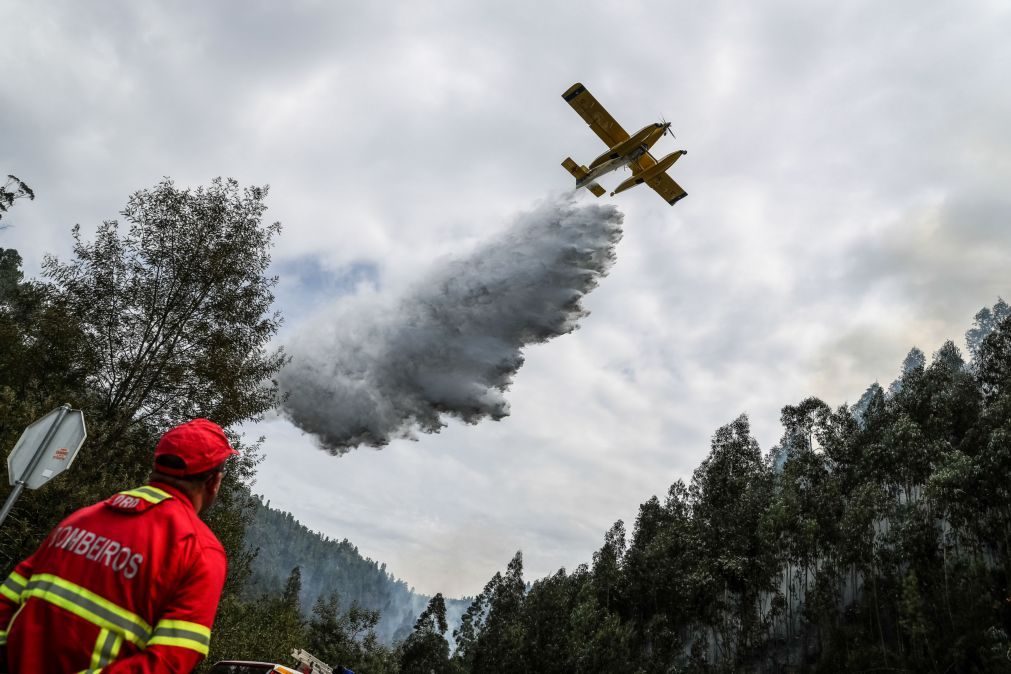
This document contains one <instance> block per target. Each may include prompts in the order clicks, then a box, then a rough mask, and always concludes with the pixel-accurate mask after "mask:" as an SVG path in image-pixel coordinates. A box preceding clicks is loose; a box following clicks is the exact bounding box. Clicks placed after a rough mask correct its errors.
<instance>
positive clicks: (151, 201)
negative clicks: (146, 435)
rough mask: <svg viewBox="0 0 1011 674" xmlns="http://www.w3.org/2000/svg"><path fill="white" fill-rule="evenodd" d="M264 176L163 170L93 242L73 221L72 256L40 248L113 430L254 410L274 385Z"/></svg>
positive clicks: (254, 414) (266, 403) (278, 359)
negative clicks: (92, 357) (185, 184)
mask: <svg viewBox="0 0 1011 674" xmlns="http://www.w3.org/2000/svg"><path fill="white" fill-rule="evenodd" d="M266 195H267V188H265V187H264V188H261V187H251V188H246V189H244V190H242V189H240V188H239V185H238V183H237V182H236V181H234V180H221V179H216V180H214V181H213V182H212V183H211V185H210V186H209V187H206V188H205V187H200V188H197V189H196V190H190V189H186V190H181V189H178V188H177V187H176V186H175V184H174V183H173V182H172V181H171V180H168V179H166V180H163V181H162V182H161V183H159V184H158V185H156V186H155V187H154V188H153V189H150V190H141V191H139V192H137V193H135V194H134V195H133V196H131V197H130V199H129V201H128V202H127V205H126V208H125V209H124V210H123V211H122V215H123V217H124V218H125V219H126V220H127V222H129V228H128V229H127V231H126V232H125V233H122V234H121V233H120V230H119V223H118V222H117V221H115V220H111V221H106V222H104V223H103V224H102V226H101V227H99V230H98V233H97V236H96V239H95V241H94V242H93V243H89V242H85V241H83V240H82V238H81V232H80V227H79V226H78V227H75V228H74V240H75V246H74V254H75V256H76V259H75V260H74V261H72V262H70V263H66V264H64V263H61V262H60V261H58V260H57V259H56V258H54V257H51V256H49V257H47V258H46V259H45V262H44V264H43V269H44V271H45V274H46V275H47V276H48V277H49V278H50V279H51V280H52V282H53V284H54V285H55V286H56V288H57V289H58V290H59V292H60V293H61V294H62V295H63V296H64V297H65V298H66V301H67V303H68V305H69V306H70V308H71V310H73V311H74V312H76V313H77V315H79V316H81V317H82V321H83V324H84V327H85V331H86V334H87V336H88V339H89V341H90V347H91V350H92V352H93V353H95V354H97V356H98V358H99V359H100V366H99V367H98V369H97V370H96V371H95V372H94V374H93V375H92V377H91V379H90V381H89V384H90V385H91V387H92V388H93V389H94V391H95V392H96V394H97V396H98V402H99V409H98V413H99V416H100V417H101V418H102V419H103V420H108V421H109V422H111V423H109V426H108V428H107V429H106V435H105V437H103V438H102V439H103V440H108V439H112V440H115V439H116V438H118V437H119V434H121V433H122V432H123V431H124V430H125V429H126V428H127V427H128V426H130V425H134V424H142V425H145V426H148V427H153V428H159V429H163V428H167V427H168V426H170V425H171V424H172V423H174V422H176V421H177V420H179V419H190V418H194V417H198V416H206V417H209V418H213V419H214V420H215V421H217V422H218V423H219V424H221V425H222V426H224V427H228V426H231V425H233V424H236V423H239V422H242V421H248V420H255V419H258V418H260V416H261V415H262V414H263V413H264V412H265V411H266V410H268V409H270V408H271V407H272V406H273V405H274V403H275V401H276V396H277V386H276V384H274V383H273V382H272V381H271V377H273V376H274V375H275V374H276V373H277V372H278V371H279V370H280V368H281V367H282V365H283V364H284V363H285V356H284V354H283V352H282V351H281V350H280V349H276V350H273V351H268V350H267V346H268V344H269V341H270V339H271V338H272V337H273V336H274V334H275V333H276V332H277V329H278V327H279V325H280V315H279V314H277V313H270V305H271V302H272V301H273V299H274V297H273V294H272V292H271V289H272V288H273V287H274V285H276V283H277V278H276V277H273V278H272V277H267V276H265V274H266V271H267V268H268V265H269V264H270V255H269V250H270V247H271V246H272V242H273V238H274V236H276V235H277V234H278V232H279V231H280V224H278V223H274V224H272V225H267V226H264V225H263V224H262V217H263V213H264V211H265V210H266V205H265V204H264V199H265V198H266Z"/></svg>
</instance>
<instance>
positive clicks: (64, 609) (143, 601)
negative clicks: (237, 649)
mask: <svg viewBox="0 0 1011 674" xmlns="http://www.w3.org/2000/svg"><path fill="white" fill-rule="evenodd" d="M225 567H226V562H225V552H224V549H223V548H222V546H221V543H220V542H219V541H218V539H217V537H215V535H214V534H213V533H212V532H211V530H210V529H209V528H208V527H207V525H206V524H204V523H203V522H202V521H201V520H200V519H199V518H198V517H197V513H196V511H195V510H194V508H193V505H192V503H191V502H190V500H189V499H188V498H187V497H186V495H185V494H184V493H183V492H181V491H178V490H177V489H175V488H173V487H171V486H169V485H166V484H161V483H157V482H154V483H152V484H150V485H147V486H144V487H138V488H137V489H132V490H130V491H124V492H120V493H118V494H115V495H113V496H111V497H110V498H108V499H106V500H105V501H102V502H100V503H96V504H95V505H93V506H89V507H87V508H82V509H81V510H78V511H77V512H75V513H73V514H72V515H70V516H69V517H68V518H67V519H65V520H63V522H61V523H60V525H59V526H58V527H57V528H56V529H54V530H53V531H52V532H51V533H50V534H49V536H48V537H47V538H46V540H45V541H44V542H43V543H42V545H41V546H40V547H39V549H38V550H36V552H35V553H34V554H33V555H32V556H31V557H29V558H28V559H26V560H25V561H23V562H21V563H20V564H18V566H17V567H16V568H15V569H14V572H13V573H11V574H10V576H8V577H7V579H6V580H5V581H4V583H3V585H2V586H0V595H2V598H0V645H2V644H6V650H7V652H6V660H7V667H8V671H10V672H12V673H15V672H31V673H39V674H42V673H48V672H53V673H54V674H55V673H57V672H81V671H89V672H90V671H97V670H99V669H101V671H102V672H103V674H116V673H122V672H189V671H191V670H192V669H193V668H194V667H195V666H196V665H197V664H198V663H199V662H200V661H201V660H202V659H203V658H204V657H205V656H206V655H207V650H208V646H209V645H210V638H211V625H212V624H213V622H214V614H215V613H216V611H217V608H218V600H219V598H220V596H221V589H222V587H223V586H224V582H225ZM0 651H2V648H0ZM0 664H2V658H0Z"/></svg>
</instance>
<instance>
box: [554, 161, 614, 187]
mask: <svg viewBox="0 0 1011 674" xmlns="http://www.w3.org/2000/svg"><path fill="white" fill-rule="evenodd" d="M562 166H564V167H565V170H566V171H568V172H569V173H571V174H572V177H573V178H575V179H576V183H577V184H578V183H579V181H580V180H582V179H583V178H585V177H586V176H587V175H588V174H589V173H590V170H589V169H588V168H586V167H585V166H580V165H579V164H577V163H576V162H574V161H572V157H566V158H565V161H563V162H562ZM582 187H585V188H586V189H588V190H590V191H591V192H593V196H595V197H600V196H603V194H604V192H605V191H606V190H604V188H603V187H601V186H600V185H598V184H597V183H590V184H589V185H582Z"/></svg>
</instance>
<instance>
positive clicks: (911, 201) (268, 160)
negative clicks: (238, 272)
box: [0, 0, 1011, 595]
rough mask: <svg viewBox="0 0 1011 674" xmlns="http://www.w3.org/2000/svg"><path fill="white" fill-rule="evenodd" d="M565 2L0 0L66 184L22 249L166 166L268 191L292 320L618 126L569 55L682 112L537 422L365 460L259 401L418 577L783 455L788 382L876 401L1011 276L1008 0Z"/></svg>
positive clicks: (45, 141) (503, 219)
mask: <svg viewBox="0 0 1011 674" xmlns="http://www.w3.org/2000/svg"><path fill="white" fill-rule="evenodd" d="M545 4H546V3H541V2H524V1H514V2H509V3H490V2H467V1H464V0H460V1H458V2H451V1H443V2H427V3H426V2H411V3H406V2H405V3H400V4H399V5H398V4H395V3H394V4H390V3H350V2H285V3H280V2H277V3H266V2H245V1H244V2H238V1H234V2H214V3H207V2H172V3H168V2H141V1H134V0H131V1H129V2H127V1H121V2H69V1H68V2H47V3H38V2H30V1H28V0H25V1H20V0H15V1H13V2H11V1H10V0H9V1H8V2H5V3H4V20H3V22H2V23H0V45H2V50H3V56H4V59H3V60H4V64H5V68H4V78H3V83H2V85H0V129H2V130H3V134H2V138H3V140H2V142H0V164H2V166H0V168H2V170H3V173H7V172H12V173H15V174H17V175H18V176H20V177H21V178H22V179H24V180H25V181H26V182H27V183H28V184H30V185H31V186H32V187H33V188H34V189H35V191H36V193H37V195H38V197H37V199H36V200H35V201H34V202H30V203H27V202H20V203H19V204H18V205H17V207H16V208H15V210H13V211H12V212H11V213H10V215H9V217H7V218H5V222H7V223H8V224H10V225H11V227H10V228H9V229H6V230H4V231H2V232H0V245H3V246H4V247H14V248H17V249H18V250H19V251H20V253H21V254H22V256H23V257H24V259H25V269H26V272H27V273H28V274H30V275H33V274H35V273H37V272H38V269H39V265H40V262H41V258H42V256H43V255H44V254H45V253H55V254H57V255H59V256H63V257H66V256H67V255H68V253H69V251H70V244H71V241H70V237H69V232H70V228H71V226H72V225H73V224H75V223H80V224H81V226H82V230H83V231H84V233H85V234H86V235H88V234H90V233H91V232H93V231H94V228H95V226H96V225H97V224H98V223H99V222H100V221H101V220H103V219H110V218H115V217H117V213H118V211H119V210H120V209H121V208H122V207H123V205H124V204H125V202H126V198H127V196H128V195H129V194H130V193H131V192H133V191H135V190H138V189H142V188H146V187H150V186H152V185H154V184H155V183H156V182H157V181H158V180H159V179H160V178H161V177H162V176H170V177H172V178H174V179H175V180H176V181H177V183H178V184H179V185H182V186H196V185H200V184H205V183H207V182H208V181H210V180H211V179H212V178H214V177H215V176H231V177H235V178H237V179H238V180H239V181H240V182H241V183H243V184H247V185H248V184H256V185H262V184H269V185H270V187H271V192H270V196H269V200H268V204H269V206H270V211H269V217H270V218H272V219H275V220H280V221H281V222H282V224H283V226H284V231H283V233H282V235H281V237H280V239H279V240H278V242H277V246H276V248H275V251H274V269H275V271H276V273H277V274H279V276H280V285H279V288H278V293H277V295H278V300H277V305H278V308H279V309H280V310H281V311H282V312H283V313H284V314H285V316H286V322H285V325H284V328H283V332H282V334H281V335H279V342H280V343H284V342H285V340H287V339H292V338H293V336H294V335H297V334H299V333H301V332H304V331H305V330H307V329H310V328H309V326H312V325H315V324H317V323H318V322H319V321H321V320H325V316H326V315H327V308H328V307H332V306H334V303H338V304H339V303H340V302H342V301H348V298H350V297H352V296H354V295H361V294H363V293H376V294H377V295H382V296H384V297H398V296H404V295H409V294H410V293H411V289H412V288H414V287H415V285H416V284H417V282H418V280H419V279H421V278H423V277H425V275H426V274H427V273H428V272H429V271H430V270H431V269H433V268H437V266H438V265H439V264H440V263H443V262H444V261H445V260H447V259H452V258H458V257H460V256H463V255H466V253H467V252H468V251H470V250H473V249H474V248H475V247H477V246H480V245H481V243H482V242H483V241H485V240H487V239H488V238H489V237H493V236H495V235H496V234H497V233H499V232H501V231H502V230H503V229H504V228H507V227H508V226H509V223H510V222H511V221H512V219H513V218H514V216H515V215H516V214H517V213H519V212H521V211H525V210H529V209H531V208H533V207H534V206H535V205H536V204H537V203H539V202H540V201H542V200H544V199H546V198H550V197H551V196H552V195H557V194H559V193H561V192H563V191H564V190H566V189H567V188H568V187H569V186H570V182H571V178H570V177H569V176H568V174H567V173H566V172H565V171H564V170H563V169H562V168H561V167H560V166H559V163H560V162H561V160H562V159H563V158H565V157H566V156H569V155H571V156H572V157H574V158H575V159H577V160H578V161H580V162H581V163H586V162H588V161H590V160H591V159H592V158H593V157H595V156H596V155H597V154H599V153H600V152H601V151H602V150H603V149H604V148H603V146H602V144H601V143H600V141H599V140H598V139H597V138H596V137H595V136H594V135H593V134H592V133H591V132H590V131H589V129H588V128H587V127H586V126H585V124H584V123H583V122H582V121H581V120H580V119H579V117H578V116H577V115H576V114H575V113H574V112H573V111H572V110H571V109H570V108H569V107H568V106H567V105H566V104H565V103H564V102H563V101H562V99H561V97H560V95H561V93H562V92H563V91H565V89H567V88H568V87H569V85H571V84H572V83H573V82H576V81H581V82H583V83H584V84H585V85H586V86H587V87H588V88H589V89H590V90H591V91H592V92H593V93H594V95H595V96H596V97H597V98H598V100H600V101H601V102H602V103H603V104H604V105H605V106H606V107H607V108H608V109H609V110H610V112H611V113H612V114H613V115H614V116H615V118H617V119H618V120H619V121H620V122H621V123H622V124H623V125H624V126H625V128H626V129H627V130H629V131H634V130H635V129H638V128H639V127H641V126H643V125H645V124H647V123H649V122H652V121H656V120H657V119H658V118H659V117H660V116H661V115H663V116H664V117H665V118H666V119H667V120H669V121H671V122H672V123H673V129H674V131H675V132H676V133H677V140H676V141H675V140H672V139H671V138H669V137H668V138H665V139H663V140H661V141H660V145H659V146H658V147H657V148H656V150H657V152H656V153H658V154H659V153H663V154H666V153H667V152H670V151H672V150H674V149H680V148H683V149H687V150H688V151H689V154H688V156H686V157H684V158H683V159H682V160H681V161H679V162H678V164H677V165H676V166H675V167H674V169H672V171H671V173H672V175H674V176H675V177H676V179H677V180H678V181H679V182H680V183H681V184H682V185H683V186H684V187H685V189H686V190H687V191H688V193H689V196H688V198H686V199H684V200H683V201H681V202H680V203H679V204H678V205H677V206H675V207H673V208H671V207H669V206H668V205H667V204H666V203H664V202H663V201H662V200H660V199H659V198H657V196H656V195H655V194H653V193H652V192H650V191H648V190H646V189H644V188H640V189H637V190H633V191H631V192H628V193H626V194H622V195H620V197H618V198H615V199H610V198H608V197H605V198H604V200H603V201H613V202H614V203H616V204H617V205H618V207H619V208H620V209H621V211H622V212H623V213H624V214H625V236H624V239H623V240H622V241H621V243H620V245H619V247H618V259H617V262H616V264H615V265H614V267H613V269H612V271H611V273H610V275H609V276H608V277H607V278H606V279H605V280H604V282H603V283H602V284H601V285H600V287H599V288H598V289H597V290H595V291H594V292H593V293H592V294H590V295H589V296H588V297H587V299H586V306H587V308H588V309H590V311H591V312H592V314H591V315H590V316H589V317H588V318H586V319H585V320H584V321H583V323H582V327H581V329H580V330H578V331H577V332H575V333H573V334H570V335H566V336H563V337H560V338H558V339H556V340H554V341H551V342H548V343H546V344H541V345H537V346H535V347H532V348H530V349H528V350H527V351H526V353H525V355H526V358H527V363H526V365H525V366H524V367H523V369H521V370H520V372H519V374H518V375H517V376H516V378H515V383H514V385H513V387H512V389H511V390H510V391H509V392H508V399H509V402H510V404H511V407H512V414H511V416H509V417H508V418H506V419H504V420H503V421H500V422H486V423H483V424H480V425H477V426H467V425H463V424H460V423H450V424H449V426H448V427H447V428H446V429H445V430H444V431H443V432H442V433H441V434H439V435H434V436H426V437H423V438H422V439H420V441H417V442H410V441H396V442H394V443H392V444H391V445H389V446H388V447H386V448H385V449H382V450H379V451H376V450H372V449H359V450H357V451H353V452H351V453H350V454H348V455H346V456H344V457H341V458H335V457H332V456H329V455H328V454H326V453H324V452H322V451H320V450H319V449H317V448H316V446H315V444H314V442H313V440H312V438H311V437H309V436H305V435H303V434H302V433H301V432H300V431H299V430H297V429H296V428H294V427H293V426H292V425H290V424H289V423H288V422H286V421H283V420H281V419H273V420H268V421H265V422H263V423H261V424H258V425H256V426H250V427H247V428H246V429H245V431H246V433H247V435H248V436H250V437H256V436H258V435H263V436H265V437H266V441H265V444H264V447H265V452H266V459H265V461H264V463H263V464H262V468H261V470H260V473H259V478H258V483H257V487H256V489H257V491H259V492H261V493H263V494H264V495H265V496H266V497H267V498H269V499H270V501H271V503H272V505H274V506H276V507H279V508H282V509H286V510H289V511H291V512H293V513H294V514H295V515H296V516H297V517H298V518H299V519H301V520H302V521H303V522H304V523H306V524H307V525H308V526H310V527H312V528H315V529H318V530H320V531H322V532H325V533H326V534H329V535H331V536H334V537H338V538H343V537H347V538H349V539H350V540H351V541H353V542H354V543H355V544H357V545H358V546H359V548H360V550H361V551H362V552H363V553H364V554H366V555H368V556H370V557H372V558H374V559H378V560H381V561H385V562H386V563H387V564H388V566H389V568H390V570H391V571H393V572H394V573H395V574H397V575H398V576H400V577H402V578H404V579H406V580H407V581H408V582H409V583H411V584H413V585H415V586H416V587H417V589H418V590H420V591H423V592H428V593H432V592H437V591H442V592H444V593H447V594H450V595H461V594H469V593H475V592H477V591H479V590H480V589H481V586H482V585H483V584H484V583H485V582H486V581H487V579H488V578H489V577H490V576H491V575H492V574H493V573H494V572H495V571H496V570H499V569H502V568H503V567H504V566H505V564H506V562H507V561H508V560H509V558H510V557H511V556H512V554H513V553H514V552H515V551H516V550H518V549H522V550H523V552H524V555H525V561H526V575H527V577H528V578H531V579H532V578H535V577H538V576H541V575H544V574H547V573H550V572H553V571H555V570H557V569H558V568H559V567H561V566H565V567H567V568H570V569H571V568H572V567H574V566H576V565H577V564H579V563H581V562H586V561H589V559H590V556H591V554H592V552H593V550H594V549H596V548H598V547H599V545H600V543H601V542H602V539H603V534H604V531H605V530H606V529H607V528H608V527H609V526H610V525H611V524H612V523H613V522H614V521H615V520H617V519H619V518H620V519H624V520H625V521H626V522H627V523H629V526H631V521H633V520H634V517H635V513H636V510H637V508H638V504H639V503H641V502H643V501H645V500H646V499H648V498H649V497H650V496H651V495H653V494H661V495H662V494H663V493H664V492H665V491H666V490H667V488H668V486H669V485H670V484H671V482H673V481H674V480H675V479H677V478H685V479H688V478H690V476H691V472H692V470H693V469H694V468H695V467H696V466H697V465H698V463H699V462H700V461H701V460H702V459H703V458H704V457H705V455H706V453H707V451H708V443H709V438H710V436H711V434H712V433H713V431H714V430H715V429H716V428H717V427H719V426H720V425H722V424H725V423H727V422H729V421H731V420H732V419H733V418H734V417H736V416H737V415H738V414H740V413H742V412H746V413H748V414H749V415H750V418H751V420H752V424H753V429H754V432H755V435H756V437H757V438H758V440H759V442H760V444H761V445H762V447H763V449H768V448H770V447H771V446H772V445H773V444H774V443H775V442H776V441H777V440H778V438H779V435H780V428H779V423H778V418H779V409H780V407H782V406H783V405H784V404H792V403H796V402H798V401H799V400H801V399H803V398H804V397H807V396H809V395H817V396H820V397H822V398H823V399H824V400H826V401H827V402H828V403H830V404H832V405H839V404H842V403H844V402H850V403H852V402H854V401H855V400H856V399H857V398H858V397H859V396H860V394H861V393H862V392H863V390H864V389H865V388H866V386H867V385H868V384H870V383H871V382H873V381H875V380H878V381H881V382H882V383H887V382H889V381H891V380H892V379H893V378H894V376H895V375H896V373H897V369H898V367H899V364H900V363H901V361H902V358H903V357H904V355H905V354H906V352H907V351H908V350H909V348H910V347H911V346H913V345H917V346H919V347H920V348H922V349H923V350H924V351H925V352H927V353H928V354H930V353H932V352H933V351H935V350H936V349H937V348H938V347H939V346H940V345H941V344H942V343H943V342H944V340H946V339H953V340H954V341H955V342H956V344H958V345H959V346H962V345H963V344H964V342H963V335H964V332H965V330H966V329H967V328H968V327H969V325H970V323H971V321H972V317H973V315H974V314H975V312H976V311H977V310H978V309H980V308H981V307H982V306H984V305H987V306H988V305H992V304H993V303H994V302H995V301H996V300H997V298H998V296H1001V295H1003V296H1004V297H1008V296H1009V295H1011V278H1009V273H1008V270H1009V269H1011V228H1009V227H1008V224H1009V215H1011V192H1009V191H1008V188H1007V185H1008V184H1011V121H1009V120H1011V87H1008V86H1007V73H1008V72H1009V71H1011V41H1009V40H1007V36H1008V35H1009V34H1011V10H1009V9H1008V5H1007V4H1006V3H1003V2H985V1H981V2H976V3H957V4H956V3H948V2H923V1H916V2H906V1H902V2H890V3H881V2H856V1H854V2H845V3H839V2H811V1H804V2H800V1H797V2H776V1H770V2H762V3H749V2H708V3H696V2H691V3H690V2H662V1H658V2H631V1H623V2H620V3H619V2H592V1H591V2H580V3H554V5H553V6H545ZM621 179H622V174H620V173H619V174H612V175H611V176H609V177H607V178H605V179H604V180H603V181H602V182H603V183H604V185H605V187H608V188H610V189H613V188H614V186H616V184H617V182H618V181H619V180H621ZM581 199H584V200H587V201H588V200H591V199H592V197H591V196H589V195H585V196H583V197H581ZM320 312H322V313H320ZM321 317H322V318H321Z"/></svg>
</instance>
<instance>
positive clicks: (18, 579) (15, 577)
mask: <svg viewBox="0 0 1011 674" xmlns="http://www.w3.org/2000/svg"><path fill="white" fill-rule="evenodd" d="M27 585H28V581H27V580H25V577H24V576H22V575H21V574H20V573H18V572H17V571H12V572H11V575H9V576H7V578H6V580H4V582H3V585H0V594H2V595H3V596H5V597H7V598H8V599H10V600H11V601H12V602H14V603H15V604H20V603H21V593H22V592H24V591H25V587H26V586H27Z"/></svg>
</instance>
